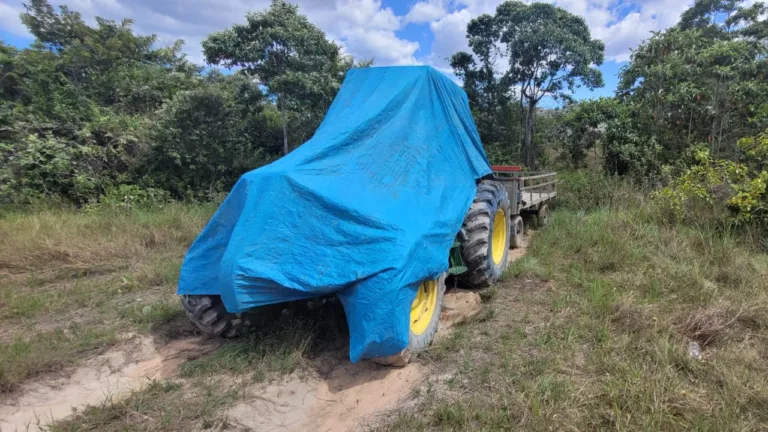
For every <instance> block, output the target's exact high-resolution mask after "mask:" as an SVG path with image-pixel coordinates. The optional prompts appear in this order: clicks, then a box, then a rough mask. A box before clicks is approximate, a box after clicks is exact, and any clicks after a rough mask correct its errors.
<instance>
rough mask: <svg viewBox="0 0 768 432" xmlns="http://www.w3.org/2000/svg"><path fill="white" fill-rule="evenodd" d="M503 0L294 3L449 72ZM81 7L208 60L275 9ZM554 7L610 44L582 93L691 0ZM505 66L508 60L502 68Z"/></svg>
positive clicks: (168, 2)
mask: <svg viewBox="0 0 768 432" xmlns="http://www.w3.org/2000/svg"><path fill="white" fill-rule="evenodd" d="M501 1H502V0H294V1H292V2H293V3H296V4H298V5H299V8H300V11H301V12H302V13H304V14H305V15H306V16H307V17H308V18H309V19H310V21H312V22H313V23H315V24H316V25H317V26H318V27H320V28H321V29H322V30H323V31H325V32H326V34H327V35H328V37H329V38H330V39H332V40H334V41H336V42H337V43H339V44H340V45H341V46H342V47H343V49H344V50H345V51H346V52H347V53H349V54H352V55H354V56H356V57H365V58H373V59H374V61H375V64H376V65H380V66H384V65H409V64H428V65H431V66H434V67H436V68H437V69H439V70H441V71H443V72H445V73H448V74H450V73H451V70H450V67H449V65H448V61H447V58H448V57H449V56H450V55H451V54H453V53H455V52H457V51H459V50H467V44H466V38H465V29H466V25H467V23H468V22H469V20H471V19H472V18H474V17H476V16H478V15H480V14H483V13H493V11H494V10H495V9H496V6H498V4H499V3H501ZM22 2H23V0H0V38H2V40H3V41H5V42H6V43H10V44H13V45H15V46H19V47H23V46H26V45H27V44H29V42H30V41H31V40H32V39H31V37H30V35H29V33H28V32H27V31H26V29H25V28H24V27H23V26H22V25H21V22H20V21H19V19H18V14H19V13H21V12H22V10H23V8H22V5H21V4H22ZM52 3H53V4H67V5H68V6H69V7H70V8H71V9H74V10H77V11H79V12H80V13H81V14H82V15H83V17H84V18H85V19H86V20H87V21H93V19H94V17H96V16H101V17H106V18H111V19H118V20H119V19H122V18H132V19H133V20H134V22H135V24H134V27H135V29H136V30H137V31H138V32H141V33H154V34H157V35H158V38H159V41H160V43H167V44H170V43H172V42H173V41H174V40H176V39H184V40H185V41H186V44H185V51H186V53H187V55H188V56H189V57H190V59H191V60H193V61H196V62H198V63H203V56H202V53H201V49H200V42H201V41H202V40H203V39H205V37H206V35H207V34H209V33H211V32H213V31H216V30H220V29H223V28H226V27H227V26H229V25H231V24H232V23H235V22H242V21H244V16H245V14H246V13H247V12H248V11H258V10H262V9H265V8H267V7H269V0H228V1H222V0H177V1H173V0H64V1H62V0H52ZM552 3H553V4H556V5H557V6H560V7H562V8H564V9H566V10H568V11H570V12H572V13H575V14H578V15H581V16H583V17H584V18H585V19H586V21H587V24H589V26H590V29H591V31H592V36H593V37H594V38H599V39H601V40H603V42H605V45H606V61H605V63H604V64H603V65H602V66H601V70H602V71H603V76H604V79H605V84H606V85H605V87H604V88H602V89H598V90H596V91H594V92H591V91H589V90H586V89H579V90H577V92H576V97H577V98H580V99H581V98H589V97H597V96H605V95H611V94H613V91H614V90H615V88H616V82H617V77H616V74H617V73H618V71H619V69H620V68H621V66H622V65H624V64H625V63H626V61H627V60H628V59H629V55H630V49H631V48H632V47H635V46H637V45H638V44H639V43H640V42H641V41H642V40H643V39H646V38H647V37H648V36H649V35H650V32H651V31H654V30H662V29H665V28H667V27H669V26H671V25H674V24H675V23H676V22H677V20H678V18H679V17H680V14H681V13H682V12H683V11H684V10H685V9H686V8H688V7H689V6H690V5H691V3H692V0H680V1H675V2H670V1H668V0H667V1H665V0H634V1H627V0H557V1H552ZM502 67H503V65H502Z"/></svg>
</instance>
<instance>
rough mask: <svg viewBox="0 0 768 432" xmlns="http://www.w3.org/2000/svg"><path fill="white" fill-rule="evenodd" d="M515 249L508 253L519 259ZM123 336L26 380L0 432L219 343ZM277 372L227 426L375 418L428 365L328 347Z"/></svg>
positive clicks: (460, 298)
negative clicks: (53, 372) (394, 363)
mask: <svg viewBox="0 0 768 432" xmlns="http://www.w3.org/2000/svg"><path fill="white" fill-rule="evenodd" d="M523 254H524V251H522V250H515V251H512V253H510V257H511V258H510V259H511V260H512V259H518V258H519V257H521V256H522V255H523ZM481 307H482V306H481V302H480V297H479V295H478V294H477V293H474V292H469V291H464V290H461V289H454V290H449V292H448V293H446V297H445V300H444V308H443V314H442V316H441V329H440V333H438V337H439V338H443V337H446V336H447V335H449V334H450V332H451V327H452V326H454V325H456V324H457V323H460V322H462V321H463V320H466V319H468V318H470V317H472V316H474V315H476V314H478V313H479V312H480V310H481ZM122 339H124V341H123V342H121V343H119V344H117V345H116V346H115V347H113V348H112V349H110V350H108V351H106V352H105V353H103V354H101V355H98V356H95V357H93V358H91V359H89V360H87V361H85V362H83V363H81V365H80V366H79V367H77V368H76V369H74V371H73V372H72V373H70V374H67V376H44V377H41V378H40V379H37V380H33V381H31V382H29V383H25V384H24V385H22V387H21V388H20V389H19V390H18V391H15V392H14V393H13V394H12V395H10V397H7V398H5V399H4V400H2V401H0V432H12V431H38V430H43V429H44V426H45V425H48V424H50V423H51V422H53V421H56V420H60V419H63V418H66V417H67V416H69V415H71V414H72V413H73V412H74V410H75V409H82V408H83V407H85V406H89V405H91V406H92V405H99V404H100V403H102V402H103V401H105V400H109V399H111V400H115V399H119V398H120V397H122V396H124V395H127V394H129V393H130V392H132V391H136V390H139V389H141V388H142V387H143V386H145V385H146V384H147V383H148V382H150V381H152V380H162V379H169V378H174V379H178V380H181V381H182V382H183V378H181V377H179V365H181V364H182V363H183V362H185V361H187V360H193V359H196V358H199V357H201V356H204V355H206V354H208V353H211V352H212V351H214V350H216V348H218V347H219V346H220V343H219V342H217V341H212V340H210V339H206V338H204V337H201V336H190V335H182V336H181V337H179V338H176V339H170V340H157V339H156V338H153V337H151V336H145V335H132V334H127V335H123V336H122ZM312 366H313V367H311V368H301V369H300V370H297V371H295V372H293V373H291V374H289V375H288V376H284V377H282V378H281V379H279V380H272V381H268V382H265V383H258V384H253V385H249V386H247V387H246V389H245V392H244V394H243V396H242V397H241V398H239V400H238V402H237V403H236V404H234V406H232V407H231V408H229V409H228V410H227V412H226V416H225V417H226V418H227V423H228V427H229V428H230V429H233V430H243V431H246V430H276V431H277V430H279V431H288V432H291V431H297V432H298V431H307V430H312V431H316V432H324V431H343V430H359V428H360V427H365V426H366V425H371V424H376V423H377V420H378V419H379V418H380V416H382V415H385V414H386V413H388V412H390V411H391V410H393V409H396V408H398V407H400V406H401V405H403V404H405V403H407V402H408V401H409V400H412V399H414V397H415V396H414V394H413V393H414V389H415V388H416V387H417V386H418V384H420V383H421V382H423V380H424V379H425V377H426V376H427V368H426V367H425V366H424V365H421V364H420V363H418V362H411V363H410V364H408V365H407V366H405V367H403V368H394V367H386V366H380V365H377V364H375V363H373V362H371V361H362V362H359V363H357V364H352V363H349V361H348V360H346V357H345V356H341V355H339V353H330V354H328V355H324V356H320V358H317V359H314V360H313V362H312Z"/></svg>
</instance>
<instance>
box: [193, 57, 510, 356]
mask: <svg viewBox="0 0 768 432" xmlns="http://www.w3.org/2000/svg"><path fill="white" fill-rule="evenodd" d="M491 174H492V172H491V167H490V165H489V163H488V160H487V158H486V155H485V152H484V151H483V147H482V145H481V143H480V138H479V135H478V132H477V129H476V127H475V124H474V122H473V120H472V114H471V112H470V109H469V105H468V102H467V97H466V94H465V93H464V91H463V90H462V89H461V88H460V87H459V86H458V85H456V84H455V83H454V82H453V81H451V80H450V79H449V78H447V77H446V76H444V75H443V74H441V73H439V72H438V71H436V70H435V69H433V68H431V67H421V66H419V67H384V68H365V69H353V70H351V71H349V73H348V74H347V77H346V79H345V80H344V83H343V85H342V87H341V89H340V90H339V93H338V95H337V96H336V98H335V99H334V101H333V104H332V105H331V107H330V109H329V111H328V113H327V115H326V117H325V119H324V120H323V122H322V124H321V125H320V127H319V128H318V129H317V131H316V133H315V135H314V136H313V137H312V139H310V140H309V141H307V142H306V143H304V144H303V145H302V146H300V147H299V148H297V149H296V150H294V151H293V152H291V153H290V154H288V155H287V156H285V157H283V158H281V159H279V160H277V161H275V162H274V163H272V164H270V165H267V166H264V167H262V168H259V169H257V170H254V171H251V172H249V173H247V174H245V175H243V176H242V178H240V180H239V181H238V182H237V184H236V185H235V186H234V188H233V189H232V191H231V192H230V194H229V196H227V198H226V200H225V201H224V202H223V203H222V204H221V207H220V208H219V209H218V211H217V212H216V214H215V215H214V216H213V218H212V219H211V220H210V222H209V223H208V225H207V226H206V227H205V229H204V230H203V232H202V233H201V234H200V236H199V237H198V238H197V240H195V242H194V243H193V245H192V247H191V248H190V249H189V252H188V253H187V255H186V258H185V260H184V264H183V266H182V269H181V276H180V280H179V286H178V294H179V295H181V296H182V299H183V304H184V306H185V308H186V310H187V314H188V315H189V317H190V319H191V320H192V321H193V322H194V323H195V324H196V325H197V326H198V327H199V328H201V329H203V330H204V331H205V332H207V333H211V334H217V335H224V336H231V335H234V334H236V333H237V332H238V331H240V330H241V329H242V327H243V326H244V323H245V322H246V321H245V320H244V319H242V318H241V317H240V316H238V315H236V314H240V313H244V312H247V311H255V313H258V308H259V307H261V306H265V305H270V304H275V303H281V302H287V301H293V300H301V299H307V298H311V297H317V296H323V295H328V294H336V295H338V297H339V298H340V299H341V302H342V304H343V306H344V310H345V313H346V315H347V322H348V323H349V331H350V358H351V360H352V361H358V360H360V359H362V358H369V357H380V356H387V355H391V354H393V353H398V352H401V351H403V350H404V349H409V350H413V351H418V350H420V349H423V348H425V347H426V346H427V345H428V344H429V343H430V342H431V340H432V337H433V336H434V333H435V332H436V331H437V325H438V324H437V323H438V320H439V312H440V304H441V300H442V295H443V292H444V291H445V278H446V275H447V274H448V272H449V270H450V271H452V272H453V273H463V274H462V275H459V277H462V278H463V280H464V281H465V282H466V283H467V284H469V285H470V286H473V287H480V286H485V285H487V284H489V283H491V282H493V281H494V280H496V279H498V277H499V276H500V274H501V272H502V271H503V269H504V266H505V265H506V261H507V256H506V255H507V249H508V246H509V241H510V232H511V227H510V225H509V199H508V197H507V191H506V190H505V188H504V186H502V185H501V184H499V183H497V182H494V181H492V180H488V179H487V177H488V176H489V175H491ZM484 178H486V179H485V180H483V179H484Z"/></svg>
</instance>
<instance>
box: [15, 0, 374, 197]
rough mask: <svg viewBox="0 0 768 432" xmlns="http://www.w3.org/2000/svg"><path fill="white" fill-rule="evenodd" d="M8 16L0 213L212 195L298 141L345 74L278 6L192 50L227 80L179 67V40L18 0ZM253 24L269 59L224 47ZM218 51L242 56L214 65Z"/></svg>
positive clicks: (306, 26)
mask: <svg viewBox="0 0 768 432" xmlns="http://www.w3.org/2000/svg"><path fill="white" fill-rule="evenodd" d="M21 18H22V21H23V22H24V24H25V25H26V26H27V28H28V29H29V31H30V32H31V33H32V34H33V35H34V36H35V41H34V42H33V43H32V45H31V46H29V47H28V48H24V49H17V48H14V47H11V46H8V45H6V44H3V43H2V42H0V202H3V203H28V202H30V201H34V200H37V199H40V198H50V197H55V198H60V199H64V200H66V201H71V202H74V203H77V204H79V205H84V204H88V203H92V202H96V201H98V200H99V199H100V197H101V196H103V195H105V194H110V193H112V192H113V191H117V190H120V191H123V192H124V191H134V192H135V191H137V190H150V191H157V192H152V193H150V195H151V196H164V194H170V196H173V197H175V198H190V197H191V198H203V199H204V198H208V197H211V196H216V194H218V193H222V192H225V191H227V190H229V188H230V187H231V186H232V185H233V184H234V182H235V181H236V180H237V178H238V177H239V176H240V175H241V174H243V173H244V172H246V171H248V170H250V169H253V168H256V167H258V166H261V165H263V164H264V163H267V162H269V161H271V160H273V159H275V158H277V157H279V155H280V154H281V153H283V152H284V145H285V143H286V142H288V141H290V142H292V143H294V144H293V145H294V146H296V145H299V144H301V143H302V142H304V141H305V140H307V139H309V138H310V137H311V135H312V134H313V133H314V130H315V128H316V127H317V125H318V124H319V122H320V120H321V119H322V117H323V115H324V113H325V110H326V108H327V106H328V105H329V104H330V101H331V100H332V99H333V97H334V96H335V93H336V91H337V90H338V88H339V85H340V83H341V81H342V80H343V78H344V74H345V73H346V71H347V70H348V69H349V68H350V67H352V65H353V64H355V63H354V61H353V59H351V58H350V57H347V56H343V55H341V54H340V53H339V50H338V47H336V46H335V45H334V44H333V43H331V42H329V41H328V40H327V39H326V38H325V36H324V35H323V33H322V32H320V31H319V30H318V29H317V28H315V27H314V26H312V25H311V24H310V23H309V22H308V21H307V20H306V18H305V17H303V16H301V15H300V14H299V13H298V10H297V8H296V7H295V6H291V5H288V4H286V3H283V2H274V3H273V5H272V8H271V9H270V10H267V11H265V12H261V13H256V14H252V15H250V16H249V20H250V21H249V22H250V23H251V25H253V26H254V27H253V28H250V27H248V26H241V27H238V26H235V27H233V28H232V29H228V30H225V31H223V32H220V33H217V34H214V35H212V36H211V38H210V39H209V40H208V41H206V45H205V46H206V54H208V55H209V58H210V59H211V60H212V61H215V62H218V63H221V64H223V65H225V66H234V67H238V68H239V69H240V70H241V73H235V74H230V75H225V74H222V73H220V72H218V71H217V70H215V69H210V68H209V69H208V70H204V69H203V68H202V67H201V66H199V65H195V64H192V63H191V62H189V61H188V60H187V58H186V57H185V56H184V54H183V53H182V51H181V49H182V47H183V42H182V41H176V42H175V43H173V44H171V45H169V46H162V45H160V44H159V43H158V41H157V38H156V37H155V36H154V35H139V34H136V33H135V32H134V30H133V27H132V25H133V23H132V21H131V20H122V21H119V22H118V21H113V20H108V19H103V18H96V20H95V24H94V25H89V24H88V23H86V22H85V21H84V20H83V19H82V17H81V16H80V14H79V13H77V12H76V11H73V10H71V9H69V8H67V7H66V6H61V7H59V8H58V9H55V8H54V7H53V6H51V4H50V3H49V2H48V1H47V0H31V1H30V2H29V4H28V5H27V6H26V11H25V13H24V14H22V17H21ZM266 27H269V28H267V30H265V31H263V32H257V33H258V38H259V41H260V43H261V42H263V43H264V44H266V45H261V47H262V48H267V47H270V48H275V49H274V50H272V51H269V50H267V51H269V52H268V53H267V52H259V51H258V50H256V51H254V50H251V51H248V50H247V49H245V48H244V45H237V44H238V43H245V41H244V40H238V39H237V34H243V35H245V36H244V37H249V36H247V35H251V36H253V35H254V33H252V31H253V30H254V29H260V28H266ZM238 32H241V33H238ZM249 32H250V33H249ZM228 38H234V39H231V40H230V39H228ZM228 41H229V42H232V44H229V42H228ZM264 41H267V42H264ZM281 41H282V42H281ZM252 42H253V41H251V42H248V46H249V47H251V48H252V47H253V46H254V45H253V43H252ZM272 44H274V45H272ZM227 50H237V52H238V53H240V54H242V55H243V56H244V57H242V58H239V59H234V58H232V59H230V60H224V58H225V56H226V55H227V53H229V54H232V51H227ZM267 54H269V55H267ZM259 55H262V56H263V59H262V60H263V61H262V62H261V63H259V61H258V60H256V59H257V58H258V57H259ZM366 64H370V62H368V63H363V65H366ZM275 96H278V97H277V98H276V97H275ZM282 123H290V125H291V127H290V129H287V128H283V127H281V126H282V125H281V124H282ZM126 187H128V189H126ZM123 192H120V193H119V194H118V195H124V194H123Z"/></svg>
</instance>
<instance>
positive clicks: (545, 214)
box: [536, 204, 549, 228]
mask: <svg viewBox="0 0 768 432" xmlns="http://www.w3.org/2000/svg"><path fill="white" fill-rule="evenodd" d="M548 224H549V207H548V206H547V205H546V204H542V205H540V206H539V209H538V210H537V211H536V226H538V227H539V228H544V227H545V226H547V225H548Z"/></svg>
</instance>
